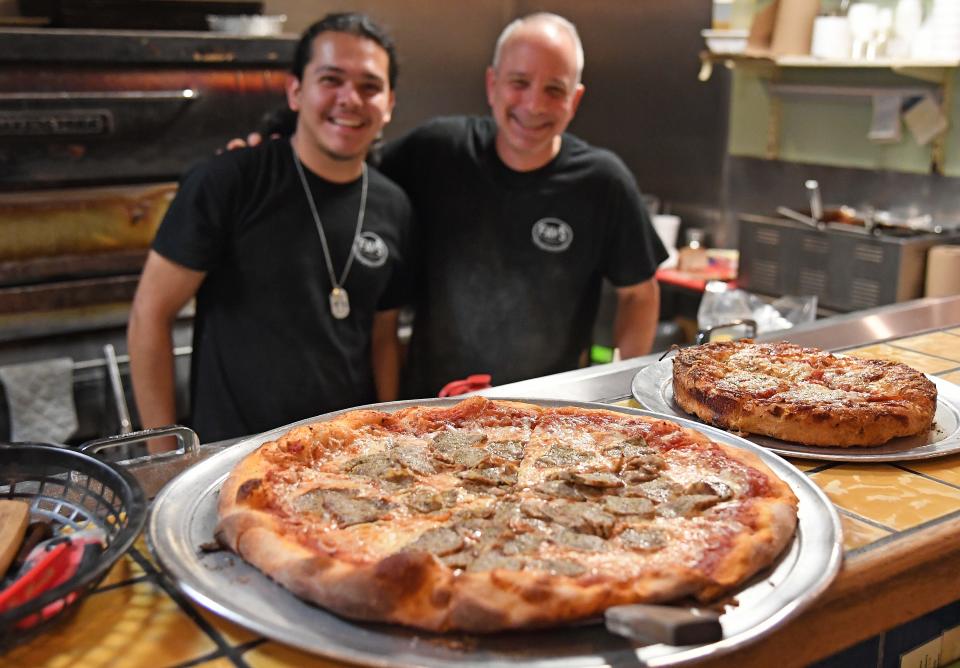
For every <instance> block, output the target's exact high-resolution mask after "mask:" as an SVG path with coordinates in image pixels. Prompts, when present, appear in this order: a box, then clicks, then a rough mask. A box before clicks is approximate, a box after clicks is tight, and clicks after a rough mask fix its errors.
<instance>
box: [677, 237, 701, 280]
mask: <svg viewBox="0 0 960 668" xmlns="http://www.w3.org/2000/svg"><path fill="white" fill-rule="evenodd" d="M684 238H685V239H686V244H685V245H684V247H683V248H681V249H680V251H679V256H678V258H677V269H679V270H680V271H687V272H691V273H696V272H700V271H704V270H705V269H706V268H707V247H706V239H707V233H706V232H705V231H704V230H703V229H701V228H699V227H691V228H688V229H687V230H686V232H685V237H684Z"/></svg>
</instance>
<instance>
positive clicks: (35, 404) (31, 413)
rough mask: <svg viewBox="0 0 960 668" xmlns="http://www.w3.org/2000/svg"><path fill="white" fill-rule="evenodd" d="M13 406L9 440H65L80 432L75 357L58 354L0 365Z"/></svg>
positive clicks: (8, 397)
mask: <svg viewBox="0 0 960 668" xmlns="http://www.w3.org/2000/svg"><path fill="white" fill-rule="evenodd" d="M0 382H2V383H3V387H4V390H6V394H7V405H8V406H9V408H10V440H11V441H34V442H39V443H63V442H64V441H66V440H67V439H68V438H70V437H71V436H73V434H74V432H76V431H77V408H76V405H75V404H74V401H73V360H72V359H70V358H69V357H59V358H54V359H49V360H43V361H40V362H27V363H24V364H10V365H7V366H3V367H0Z"/></svg>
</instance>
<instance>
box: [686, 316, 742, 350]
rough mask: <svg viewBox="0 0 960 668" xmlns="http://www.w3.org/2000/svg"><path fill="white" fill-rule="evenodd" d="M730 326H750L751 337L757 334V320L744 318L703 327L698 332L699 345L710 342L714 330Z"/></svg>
mask: <svg viewBox="0 0 960 668" xmlns="http://www.w3.org/2000/svg"><path fill="white" fill-rule="evenodd" d="M729 327H748V328H750V334H749V338H753V337H755V336H756V335H757V321H756V320H751V319H750V318H742V319H739V320H731V321H730V322H723V323H720V324H719V325H712V326H710V327H706V328H704V329H701V330H700V331H699V332H697V344H698V345H699V344H701V343H707V342H709V341H710V336H711V335H712V334H713V332H715V331H716V330H718V329H727V328H729Z"/></svg>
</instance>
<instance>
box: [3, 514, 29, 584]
mask: <svg viewBox="0 0 960 668" xmlns="http://www.w3.org/2000/svg"><path fill="white" fill-rule="evenodd" d="M29 523H30V505H29V504H28V503H26V502H25V501H16V500H10V499H5V500H2V501H0V577H3V574H4V573H6V572H7V569H8V568H10V562H12V561H13V558H14V557H15V556H17V551H18V550H19V549H20V543H22V542H23V536H24V534H25V533H26V531H27V524H29Z"/></svg>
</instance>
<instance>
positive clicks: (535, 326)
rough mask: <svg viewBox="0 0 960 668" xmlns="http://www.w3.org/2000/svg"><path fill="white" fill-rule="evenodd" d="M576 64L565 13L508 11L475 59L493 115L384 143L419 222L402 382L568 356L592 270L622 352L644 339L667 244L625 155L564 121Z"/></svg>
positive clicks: (544, 363)
mask: <svg viewBox="0 0 960 668" xmlns="http://www.w3.org/2000/svg"><path fill="white" fill-rule="evenodd" d="M583 63H584V57H583V47H582V46H581V43H580V38H579V36H578V35H577V31H576V28H575V27H574V26H573V24H572V23H570V22H569V21H567V20H566V19H564V18H562V17H560V16H557V15H555V14H546V13H540V14H534V15H531V16H527V17H525V18H521V19H518V20H516V21H514V22H513V23H511V24H510V25H508V26H507V27H506V29H505V30H504V31H503V33H502V34H501V35H500V38H499V39H498V40H497V45H496V50H495V53H494V58H493V63H492V65H491V66H490V67H489V68H488V69H487V73H486V90H487V100H488V102H489V104H490V108H491V110H492V118H491V117H471V118H467V117H452V118H441V119H436V120H434V121H431V122H429V123H427V124H425V125H423V126H421V127H419V128H417V129H416V130H414V131H413V132H411V133H410V134H408V135H406V136H405V137H403V138H401V139H399V140H398V141H396V142H392V143H391V144H388V146H387V147H386V150H385V152H384V156H383V161H382V163H381V166H380V167H381V170H382V171H383V172H384V173H385V174H387V175H388V176H389V177H391V178H392V179H393V180H395V181H396V182H398V183H399V184H400V185H401V186H402V187H403V188H404V190H406V192H407V194H408V195H409V197H410V199H411V202H412V204H413V207H414V211H415V214H416V217H417V221H418V223H419V225H420V226H421V234H420V235H419V240H418V241H419V250H420V253H421V257H420V261H419V263H418V265H419V267H420V282H419V289H418V297H417V301H416V319H415V322H414V327H413V339H412V341H411V348H410V356H409V360H408V365H407V371H406V373H405V378H404V394H406V395H408V396H416V397H426V396H436V394H437V392H438V391H439V390H440V389H441V388H442V387H443V386H444V385H445V384H446V383H447V382H449V381H452V380H455V379H460V378H464V377H466V376H468V375H470V374H474V373H489V374H491V376H492V382H493V384H495V385H501V384H504V383H509V382H513V381H519V380H524V379H527V378H533V377H536V376H543V375H546V374H551V373H556V372H560V371H566V370H569V369H574V368H577V367H578V366H580V365H581V364H582V360H583V359H585V355H584V353H585V351H586V350H587V348H588V347H589V345H590V343H591V330H592V325H593V322H594V320H595V318H596V314H597V309H598V306H599V301H600V290H601V283H602V278H604V277H606V278H608V279H609V280H610V281H611V282H612V283H613V284H614V285H615V286H616V288H617V315H616V319H615V324H614V338H615V344H616V345H617V347H619V348H620V351H621V354H622V356H624V357H631V356H636V355H642V354H646V353H648V352H650V349H651V346H652V344H653V338H654V334H655V331H656V323H657V318H658V314H659V291H658V287H657V283H656V281H655V279H654V278H653V276H654V272H655V271H656V267H657V265H658V264H659V263H660V262H661V261H663V260H664V259H665V258H666V256H667V254H666V251H665V250H664V248H663V246H662V244H661V243H660V240H659V238H658V237H657V235H656V234H655V232H654V231H653V228H652V226H651V224H650V221H649V218H648V215H647V212H646V210H645V208H644V206H643V203H642V200H641V197H640V193H639V192H638V190H637V185H636V181H635V179H634V177H633V176H632V175H631V173H630V172H629V170H628V169H627V167H626V166H625V165H624V164H623V162H622V161H621V160H619V159H618V158H617V157H616V156H615V155H614V154H613V153H611V152H609V151H606V150H603V149H599V148H595V147H593V146H590V145H589V144H587V143H586V142H584V141H582V140H580V139H578V138H577V137H574V136H573V135H570V134H568V133H566V132H565V130H566V129H567V126H568V125H569V123H570V121H571V120H572V119H573V117H574V114H575V113H576V111H577V107H578V105H579V104H580V100H581V99H582V97H583V94H584V86H583V84H582V83H581V80H580V78H581V74H582V71H583Z"/></svg>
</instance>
